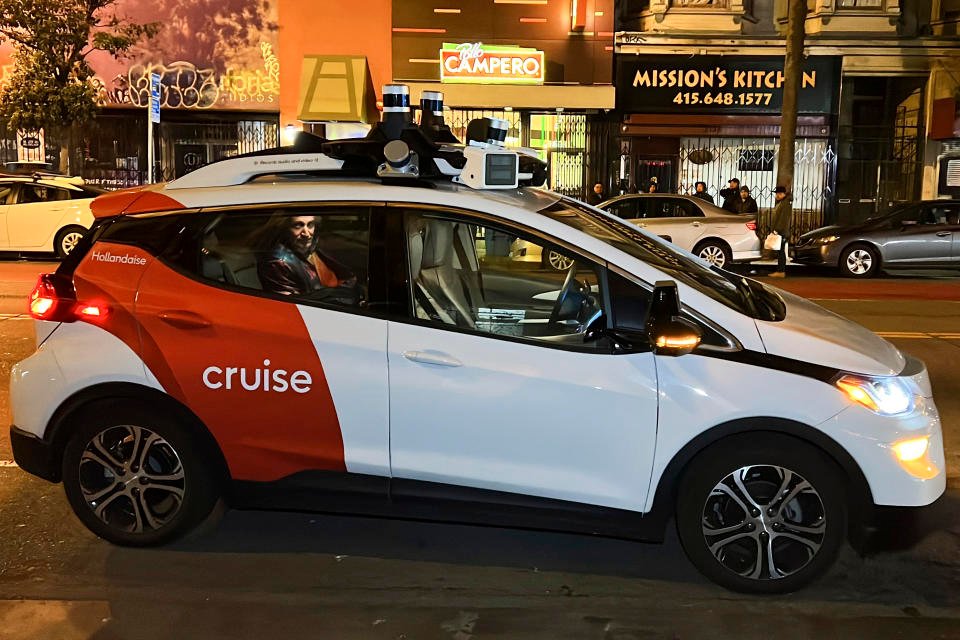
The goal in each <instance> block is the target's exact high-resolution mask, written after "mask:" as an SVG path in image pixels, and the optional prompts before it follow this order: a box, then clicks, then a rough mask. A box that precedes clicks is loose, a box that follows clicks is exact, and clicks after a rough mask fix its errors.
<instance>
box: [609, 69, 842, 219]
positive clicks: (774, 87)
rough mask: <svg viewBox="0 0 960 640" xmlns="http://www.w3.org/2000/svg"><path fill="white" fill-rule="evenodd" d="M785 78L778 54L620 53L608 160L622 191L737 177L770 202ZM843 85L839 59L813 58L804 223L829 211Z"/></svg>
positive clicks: (804, 134)
mask: <svg viewBox="0 0 960 640" xmlns="http://www.w3.org/2000/svg"><path fill="white" fill-rule="evenodd" d="M783 82H784V77H783V58H782V56H781V57H778V56H729V55H726V56H720V55H692V56H690V55H674V56H669V55H619V56H618V59H617V114H618V117H619V135H618V136H616V137H615V138H614V139H613V140H612V141H611V144H612V145H614V146H615V152H616V156H614V157H613V158H612V160H611V163H610V166H609V171H610V172H611V173H612V174H613V175H614V181H615V183H616V184H617V185H618V188H619V189H620V190H622V191H638V190H646V188H647V186H648V185H649V184H650V183H651V182H656V183H657V190H658V191H660V192H672V193H693V191H694V185H695V184H696V182H698V181H703V182H706V184H707V190H708V191H709V192H710V193H711V194H713V195H714V197H716V196H717V194H718V192H719V191H720V189H722V188H725V187H726V186H727V182H728V181H729V180H730V179H731V178H734V177H736V178H739V179H740V182H741V184H742V185H747V186H749V187H750V189H751V195H752V196H753V197H754V198H755V199H756V200H757V202H758V204H759V205H760V207H761V209H764V208H772V206H773V203H774V198H773V190H774V188H775V187H776V186H777V175H776V170H777V154H778V152H779V149H778V146H779V135H780V113H781V106H782V102H783ZM839 82H840V60H839V58H836V57H830V56H817V57H813V56H811V57H809V58H807V60H806V61H805V64H804V67H803V74H802V78H801V89H800V95H799V118H798V131H797V145H796V169H795V173H794V184H793V192H794V209H795V211H796V212H797V214H796V215H797V218H798V224H799V225H800V226H801V227H802V228H814V227H816V226H820V225H821V224H822V223H823V221H824V220H825V219H831V216H832V215H833V211H832V207H833V206H834V201H835V199H834V197H833V195H834V192H835V189H836V167H837V113H838V100H839V93H840V92H839ZM611 155H612V156H613V154H611Z"/></svg>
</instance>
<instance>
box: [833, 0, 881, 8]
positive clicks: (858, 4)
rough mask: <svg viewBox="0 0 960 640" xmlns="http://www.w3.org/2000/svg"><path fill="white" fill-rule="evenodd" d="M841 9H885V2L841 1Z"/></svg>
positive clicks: (879, 0) (869, 0)
mask: <svg viewBox="0 0 960 640" xmlns="http://www.w3.org/2000/svg"><path fill="white" fill-rule="evenodd" d="M839 4H840V8H841V9H883V0H840V3H839Z"/></svg>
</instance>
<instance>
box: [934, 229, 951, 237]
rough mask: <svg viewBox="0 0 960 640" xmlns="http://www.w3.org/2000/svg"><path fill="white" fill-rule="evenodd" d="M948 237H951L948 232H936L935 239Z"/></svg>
mask: <svg viewBox="0 0 960 640" xmlns="http://www.w3.org/2000/svg"><path fill="white" fill-rule="evenodd" d="M949 235H953V234H952V232H950V231H938V232H937V237H938V238H946V237H947V236H949Z"/></svg>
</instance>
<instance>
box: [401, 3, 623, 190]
mask: <svg viewBox="0 0 960 640" xmlns="http://www.w3.org/2000/svg"><path fill="white" fill-rule="evenodd" d="M458 5H460V8H456V9H454V8H451V9H443V10H442V11H441V10H440V9H435V7H436V3H435V2H427V1H426V0H410V1H409V2H404V3H398V2H394V3H393V28H392V56H393V64H392V68H393V79H394V81H395V82H402V83H405V84H408V85H409V86H410V95H411V101H412V103H413V104H417V103H418V100H419V96H420V94H421V93H422V92H423V91H439V92H442V93H443V94H444V103H445V115H444V118H445V120H446V122H447V124H449V125H450V127H451V129H452V130H453V132H454V134H455V135H457V136H458V138H460V139H464V134H465V131H466V127H467V124H468V123H469V122H470V120H472V119H474V118H480V117H485V116H491V117H496V118H501V119H503V120H506V121H507V122H509V123H510V130H509V132H508V136H507V144H508V145H510V146H523V147H527V148H530V149H533V150H534V151H536V153H537V154H538V155H539V156H540V157H541V158H542V159H543V160H545V161H546V162H547V163H548V164H549V167H550V169H549V178H548V180H549V186H550V187H551V188H552V189H555V190H556V191H559V192H561V193H565V194H568V195H572V196H575V197H578V198H585V197H586V194H587V191H588V189H589V186H590V185H591V184H593V182H594V181H598V180H602V175H603V173H604V172H603V167H604V166H605V163H606V160H605V158H602V157H600V155H598V154H602V153H605V151H606V147H607V145H606V134H607V133H608V129H609V127H608V126H607V124H606V123H607V121H608V116H607V115H606V113H607V112H609V111H612V110H613V108H614V102H615V91H614V88H613V82H612V80H613V78H612V67H613V36H614V33H613V32H614V28H613V22H614V3H613V0H596V1H595V2H593V3H589V7H590V11H587V6H588V3H579V4H578V3H573V5H571V3H570V2H569V0H543V1H542V2H538V3H507V2H498V3H492V4H490V3H458ZM571 6H574V7H575V9H576V11H572V9H571Z"/></svg>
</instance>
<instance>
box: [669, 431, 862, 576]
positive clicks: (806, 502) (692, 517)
mask: <svg viewBox="0 0 960 640" xmlns="http://www.w3.org/2000/svg"><path fill="white" fill-rule="evenodd" d="M843 487H844V483H843V480H842V474H841V472H840V471H839V470H838V469H837V467H836V466H835V464H834V463H833V462H832V460H830V459H828V458H827V457H826V456H825V455H824V454H823V453H821V452H820V451H819V450H817V449H815V448H813V447H812V446H810V445H807V444H806V443H804V442H802V441H800V440H796V439H794V438H790V437H787V436H773V435H769V436H751V437H736V438H732V439H730V440H728V441H726V442H721V443H719V444H718V445H715V446H714V447H713V448H712V449H708V450H707V451H705V452H704V453H702V454H700V455H699V456H698V457H697V458H695V459H694V461H693V463H692V465H691V467H690V468H689V469H688V471H687V473H686V474H685V475H684V478H683V480H682V482H681V486H680V490H679V494H678V499H677V529H678V531H679V534H680V539H681V542H682V543H683V547H684V549H685V550H686V552H687V555H688V557H689V558H690V560H691V561H692V562H693V564H694V565H696V567H697V568H698V569H699V570H700V571H701V572H702V573H703V574H704V575H705V576H707V577H708V578H710V579H711V580H713V581H714V582H716V583H717V584H719V585H721V586H724V587H726V588H728V589H732V590H734V591H743V592H748V593H768V594H772V593H787V592H790V591H794V590H796V589H799V588H801V587H803V586H805V585H806V584H808V583H809V582H811V581H812V580H814V579H815V578H817V577H818V576H819V575H821V574H822V573H823V572H824V571H826V569H828V568H829V567H830V565H831V564H832V563H833V561H834V559H835V558H836V556H837V553H838V552H839V550H840V548H841V546H842V545H843V542H844V540H845V539H846V530H847V523H846V512H847V508H846V497H845V494H844V490H843Z"/></svg>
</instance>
